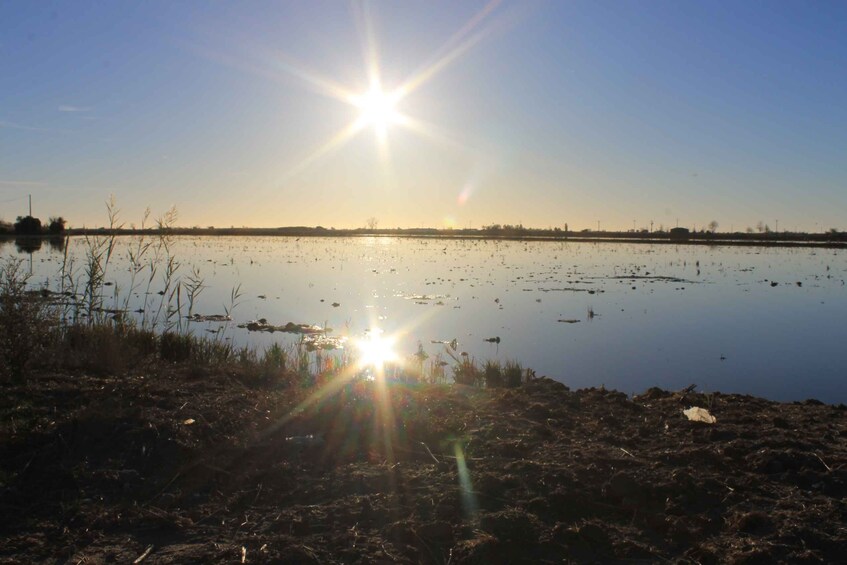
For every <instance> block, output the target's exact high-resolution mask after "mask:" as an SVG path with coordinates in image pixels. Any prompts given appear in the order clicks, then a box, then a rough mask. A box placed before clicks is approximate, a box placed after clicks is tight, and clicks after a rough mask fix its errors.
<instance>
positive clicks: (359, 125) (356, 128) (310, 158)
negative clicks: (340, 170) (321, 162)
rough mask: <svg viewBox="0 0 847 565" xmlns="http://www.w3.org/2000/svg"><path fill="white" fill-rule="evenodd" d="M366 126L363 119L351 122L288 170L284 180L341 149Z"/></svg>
mask: <svg viewBox="0 0 847 565" xmlns="http://www.w3.org/2000/svg"><path fill="white" fill-rule="evenodd" d="M366 125H367V123H366V122H365V120H363V119H362V118H359V119H357V120H355V121H353V122H351V123H350V124H348V125H347V126H346V127H345V128H344V129H342V130H341V131H339V132H338V133H336V134H335V135H334V136H332V137H331V138H330V139H329V141H327V142H326V143H324V144H323V145H321V146H320V147H318V148H317V149H315V150H314V151H312V152H311V153H309V154H308V155H306V157H304V158H303V159H302V160H301V161H300V162H299V163H297V164H296V165H294V166H293V167H291V168H290V169H288V171H286V172H285V173H284V174H283V176H282V180H285V179H288V178H290V177H292V176H294V175H296V174H297V173H299V172H300V171H302V170H303V169H305V168H307V167H308V166H309V165H311V164H312V163H314V162H315V161H317V160H318V159H320V158H321V157H323V156H324V155H327V154H328V153H331V152H332V151H334V150H336V149H338V148H340V147H341V146H343V145H344V144H345V143H347V142H348V141H349V140H350V139H352V138H353V137H355V136H356V135H357V134H358V133H359V132H360V131H362V130H363V129H364V128H365V126H366Z"/></svg>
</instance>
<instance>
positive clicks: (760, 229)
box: [756, 220, 765, 233]
mask: <svg viewBox="0 0 847 565" xmlns="http://www.w3.org/2000/svg"><path fill="white" fill-rule="evenodd" d="M756 231H757V232H759V233H762V232H763V231H765V224H764V223H763V222H762V221H761V220H759V223H757V224H756Z"/></svg>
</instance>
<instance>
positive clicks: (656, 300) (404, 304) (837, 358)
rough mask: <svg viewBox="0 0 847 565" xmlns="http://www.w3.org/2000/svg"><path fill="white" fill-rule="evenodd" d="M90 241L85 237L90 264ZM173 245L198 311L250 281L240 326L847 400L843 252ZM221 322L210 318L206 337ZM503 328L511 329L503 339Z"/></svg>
mask: <svg viewBox="0 0 847 565" xmlns="http://www.w3.org/2000/svg"><path fill="white" fill-rule="evenodd" d="M135 244H137V239H135V238H131V237H125V238H120V239H119V240H118V246H117V248H116V252H115V255H114V256H113V258H112V262H111V265H110V267H109V271H108V273H107V280H108V281H109V282H113V283H114V285H112V286H110V287H109V289H110V290H109V292H114V291H115V289H117V291H118V292H119V293H126V292H127V290H128V289H129V286H130V285H129V273H128V250H129V248H130V247H131V246H133V245H135ZM84 250H85V241H84V240H83V239H81V238H73V239H71V241H70V244H69V257H70V258H72V259H73V260H74V264H75V265H76V268H75V269H76V270H75V272H76V273H77V276H80V275H81V267H82V264H83V255H84ZM171 252H172V253H173V255H174V256H175V257H176V259H177V261H178V262H179V263H180V265H179V269H178V271H177V273H178V274H181V275H182V276H183V277H184V276H186V275H187V274H189V273H190V272H191V270H192V269H195V268H196V269H197V271H198V272H199V274H200V276H201V277H202V278H203V280H204V284H205V285H206V287H207V288H205V289H204V290H203V292H202V293H201V294H200V296H199V297H198V300H197V304H196V306H195V310H194V311H195V312H197V313H201V314H217V313H223V312H224V309H225V308H231V307H232V306H233V305H232V303H231V302H232V301H231V295H232V291H233V289H235V288H239V289H240V292H241V295H242V296H241V298H240V299H239V300H238V301H237V302H238V303H237V304H236V305H235V308H234V310H233V311H232V315H233V319H234V321H235V322H236V323H241V322H246V321H248V320H255V319H258V318H265V319H267V320H268V322H270V323H273V324H279V325H283V324H285V323H286V322H295V323H308V324H317V325H321V326H324V325H325V326H328V327H330V328H332V329H333V330H334V332H336V333H338V332H341V333H345V334H348V335H358V334H360V333H362V332H363V331H364V330H366V329H368V328H369V327H374V326H377V327H379V328H381V329H382V330H384V331H385V333H386V334H388V335H396V336H397V339H398V342H397V347H398V349H399V350H400V353H401V354H402V355H411V354H412V353H413V352H415V351H416V350H417V347H418V343H420V344H422V346H423V348H424V349H425V351H427V353H428V354H429V355H430V356H431V358H434V357H435V356H436V355H438V354H439V353H441V354H442V355H444V354H443V351H444V347H445V346H444V345H442V344H437V343H432V341H433V340H436V341H437V340H444V341H449V340H452V339H454V338H455V339H456V340H457V342H458V348H457V353H458V352H461V351H464V352H467V353H468V354H469V355H470V356H471V357H473V358H475V359H476V360H477V361H480V362H481V361H485V360H488V359H496V360H501V361H506V360H517V361H519V362H521V363H522V364H523V365H524V366H525V367H531V368H533V369H534V370H535V371H536V373H537V374H538V375H547V376H549V377H552V378H555V379H558V380H561V381H563V382H565V383H566V384H568V385H569V386H571V387H587V386H600V385H605V386H606V387H608V388H615V389H619V390H622V391H626V392H629V393H633V392H641V391H643V390H645V389H646V388H648V387H650V386H659V387H663V388H668V389H679V388H682V387H684V386H687V385H689V384H692V383H694V384H697V385H698V387H699V389H700V390H705V391H714V390H720V391H724V392H743V393H751V394H756V395H760V396H765V397H768V398H772V399H779V400H797V399H804V398H810V397H815V398H820V399H822V400H825V401H828V402H845V401H847V384H845V376H847V354H845V350H844V348H845V345H844V344H845V343H847V342H845V338H847V330H845V321H847V289H845V283H844V281H845V279H846V278H847V261H846V260H847V251H843V250H826V249H808V248H801V249H798V248H791V249H783V248H774V247H762V248H755V247H731V246H716V247H704V246H686V245H644V244H619V243H567V242H523V241H496V240H450V239H415V238H408V239H407V238H395V237H350V238H308V237H302V238H287V237H278V238H273V237H267V238H263V237H202V238H193V237H177V238H174V240H173V243H172V245H171ZM0 254H2V255H4V256H18V257H24V258H26V260H27V261H29V260H30V259H31V262H32V270H33V279H32V282H33V284H36V285H44V284H46V285H49V286H50V287H51V288H56V286H57V273H58V272H59V270H60V268H61V264H62V262H63V255H62V253H61V252H60V251H59V250H57V249H56V248H53V247H50V246H48V245H44V246H43V247H42V248H41V249H38V250H35V251H34V252H33V253H32V254H31V255H28V254H27V250H24V249H18V248H16V247H15V246H14V245H12V244H6V245H4V246H2V247H0ZM773 283H776V285H775V286H774V285H773ZM161 284H162V283H161V271H160V272H158V273H157V278H156V279H155V280H154V282H153V284H152V285H151V291H150V292H151V294H148V295H146V296H145V294H144V290H145V288H146V281H145V287H142V288H139V287H138V285H136V288H135V289H134V292H133V298H132V300H133V301H134V302H133V303H134V304H136V305H137V304H140V303H141V301H143V300H144V299H147V300H148V301H149V300H152V299H155V298H158V295H156V294H155V292H156V291H158V290H160V288H159V287H161ZM107 302H108V301H107ZM334 304H336V305H334ZM591 312H593V316H592V315H591ZM563 320H567V321H570V322H566V321H563ZM574 320H578V321H577V322H573V321H574ZM219 327H220V325H219V324H215V323H211V322H209V323H192V328H193V331H194V332H195V333H198V334H199V333H202V332H205V331H215V330H217V328H219ZM226 331H227V336H228V337H229V338H231V339H233V340H235V341H236V342H237V343H250V344H255V345H259V346H264V345H268V344H270V343H272V342H274V341H283V342H286V343H290V342H291V341H293V340H294V339H296V338H295V337H293V336H290V335H288V334H280V333H274V334H262V333H255V332H248V331H247V330H244V329H238V328H235V327H232V326H230V327H229V328H227V330H226ZM493 337H499V338H500V341H499V343H489V342H486V341H485V339H486V338H493ZM444 357H445V358H446V355H444ZM447 360H449V358H448V359H447Z"/></svg>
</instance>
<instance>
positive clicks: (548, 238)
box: [0, 227, 847, 249]
mask: <svg viewBox="0 0 847 565" xmlns="http://www.w3.org/2000/svg"><path fill="white" fill-rule="evenodd" d="M91 236H117V237H123V236H148V237H150V236H155V237H159V236H173V237H295V238H299V237H316V238H345V237H387V238H389V237H390V238H408V239H436V240H438V239H445V240H469V241H538V242H558V243H568V242H570V243H616V244H627V243H629V244H653V245H704V246H735V247H785V248H815V249H818V248H819V249H847V240H845V239H847V236H844V235H843V234H838V235H835V236H833V235H830V234H766V235H762V234H742V233H733V234H720V233H719V234H709V233H695V234H692V235H690V236H689V237H686V238H672V237H670V236H668V235H667V234H665V235H662V236H657V235H656V234H632V233H626V232H609V233H594V234H590V235H582V234H579V233H576V232H571V233H568V234H562V233H556V232H555V231H553V230H527V231H526V233H489V232H485V231H482V230H435V229H402V230H366V229H349V230H347V229H338V230H336V229H326V228H300V227H295V228H215V229H207V228H199V229H194V228H169V229H164V230H160V229H143V230H141V229H138V230H132V229H108V228H92V229H84V228H73V229H69V230H67V231H66V232H65V233H64V234H61V235H57V234H34V235H16V234H0V242H2V241H6V242H9V241H14V240H24V241H26V240H49V239H62V238H64V237H91Z"/></svg>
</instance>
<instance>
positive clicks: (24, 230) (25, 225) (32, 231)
mask: <svg viewBox="0 0 847 565" xmlns="http://www.w3.org/2000/svg"><path fill="white" fill-rule="evenodd" d="M15 233H16V234H18V235H38V234H40V233H41V220H39V219H38V218H33V217H32V216H18V219H17V221H16V222H15Z"/></svg>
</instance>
